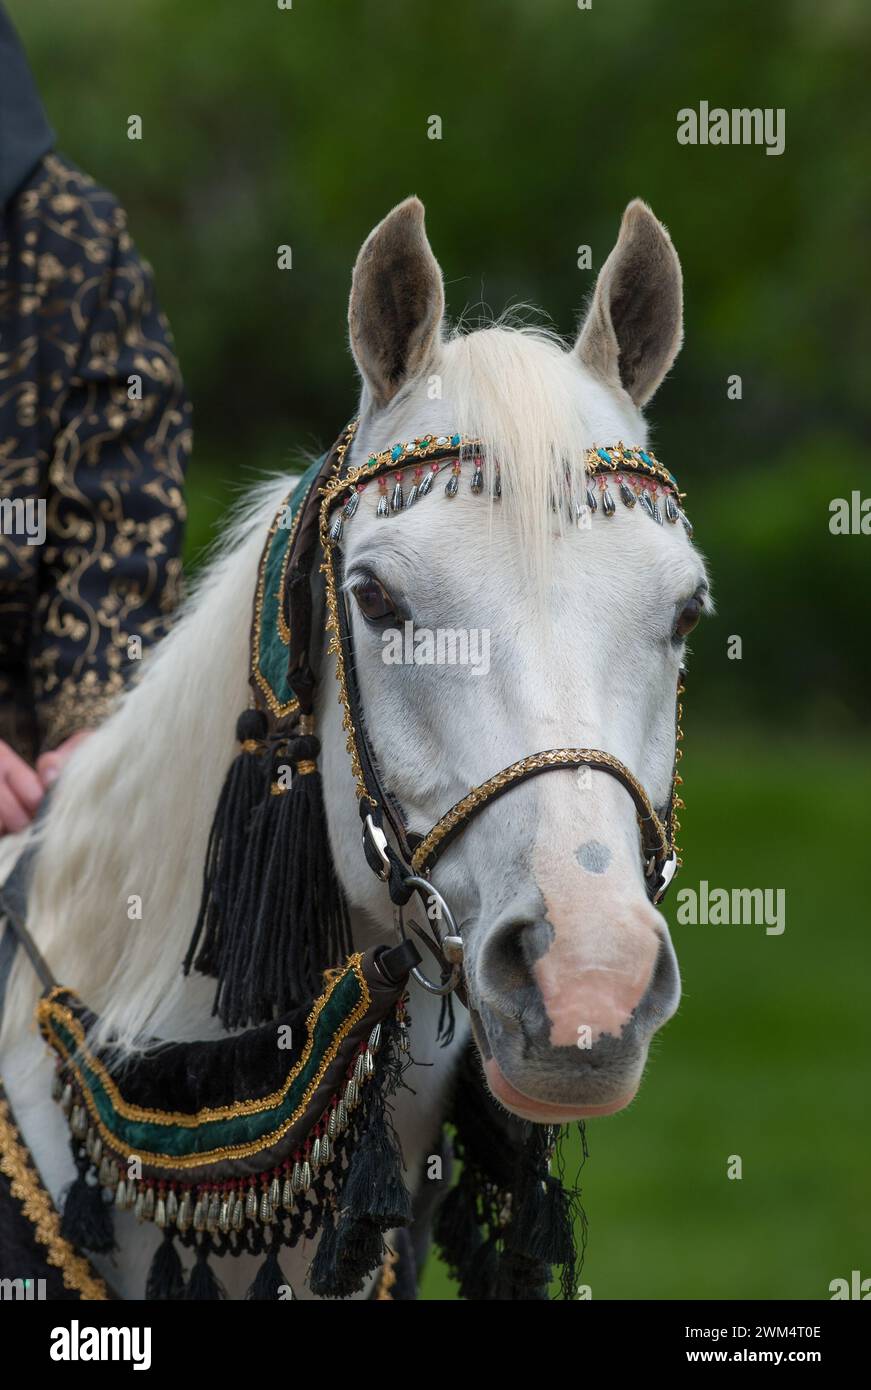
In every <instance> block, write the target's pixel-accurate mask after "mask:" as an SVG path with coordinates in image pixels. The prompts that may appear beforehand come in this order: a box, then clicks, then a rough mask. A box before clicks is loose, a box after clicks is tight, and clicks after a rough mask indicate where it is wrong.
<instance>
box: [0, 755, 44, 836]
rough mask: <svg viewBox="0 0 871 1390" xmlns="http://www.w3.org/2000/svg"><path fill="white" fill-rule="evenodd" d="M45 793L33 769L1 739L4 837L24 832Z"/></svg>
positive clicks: (0, 820) (0, 791) (0, 807)
mask: <svg viewBox="0 0 871 1390" xmlns="http://www.w3.org/2000/svg"><path fill="white" fill-rule="evenodd" d="M44 794H45V785H44V784H43V782H42V781H41V780H40V778H39V777H37V775H36V773H35V772H34V770H33V768H32V767H30V766H29V764H28V763H26V762H25V761H24V759H23V758H21V757H19V756H18V754H17V753H16V752H15V750H14V749H13V748H10V747H9V744H8V743H4V742H3V741H2V739H0V835H8V834H10V833H12V832H14V831H16V830H24V828H25V827H26V826H28V825H29V824H30V822H31V821H32V820H33V817H34V815H35V814H36V810H37V807H38V806H39V803H40V801H41V800H42V798H43V795H44Z"/></svg>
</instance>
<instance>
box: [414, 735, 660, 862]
mask: <svg viewBox="0 0 871 1390" xmlns="http://www.w3.org/2000/svg"><path fill="white" fill-rule="evenodd" d="M585 764H587V765H592V766H593V767H594V769H595V766H596V764H599V765H600V766H605V767H609V768H611V769H612V771H614V772H616V773H617V774H618V776H619V777H621V778H622V779H624V780H625V781H626V782H628V783H629V784H630V786H631V787H632V788H633V790H634V792H635V794H636V796H637V797H638V799H639V800H640V802H641V804H642V805H643V806H644V807H645V808H646V810H647V815H648V817H649V819H650V822H651V824H652V826H653V829H654V831H655V832H656V835H657V837H658V839H659V841H660V850H661V852H662V855H663V857H665V856H666V855H667V854H668V832H667V830H666V827H665V826H664V825H663V823H662V821H661V820H660V819H659V816H658V815H657V814H656V811H655V810H654V809H653V806H652V805H651V804H650V800H649V798H648V796H647V793H646V791H645V790H644V788H643V787H642V786H641V783H640V782H638V781H637V779H636V778H635V777H633V775H632V773H631V772H630V771H629V769H628V768H627V767H625V766H624V765H623V763H621V762H620V760H619V758H615V757H614V756H613V755H612V754H611V753H603V752H599V751H598V750H597V749H594V748H556V749H553V750H552V751H550V752H547V753H532V754H530V755H529V757H527V758H521V759H520V761H519V762H516V763H512V764H511V766H510V767H504V768H503V769H502V771H501V772H497V773H496V774H495V775H494V776H493V777H491V778H489V780H488V781H486V782H482V783H481V785H480V786H478V787H473V788H472V790H471V791H470V792H469V794H468V796H464V797H463V799H462V800H461V801H458V802H457V803H456V805H455V806H452V807H451V809H450V811H447V812H446V813H445V815H443V816H442V818H441V820H440V821H438V822H437V823H436V824H435V825H434V826H433V828H432V830H431V831H430V832H429V834H428V835H427V836H426V838H425V839H423V840H421V842H420V844H419V845H418V847H417V849H416V850H415V851H414V854H413V855H412V859H411V867H412V868H413V870H414V872H415V873H416V874H419V873H420V872H421V870H422V868H423V866H424V864H425V863H426V861H427V859H429V857H430V855H432V854H433V853H434V851H435V850H436V849H437V848H438V846H439V845H440V844H441V842H442V840H443V839H444V838H445V836H446V835H447V834H448V833H449V831H451V830H453V829H455V828H456V826H458V825H460V824H462V822H463V821H464V820H466V819H468V817H469V816H470V815H471V814H472V812H473V811H475V810H476V809H477V807H479V806H482V805H484V804H485V803H486V802H488V801H490V800H491V799H492V797H493V796H494V794H495V793H497V792H499V791H502V790H503V789H504V788H505V787H510V786H511V785H512V784H513V783H514V782H517V781H520V780H521V779H522V778H523V777H524V776H526V775H527V773H530V772H535V771H538V770H539V769H540V768H546V767H577V766H584V765H585ZM640 819H641V818H640V817H639V821H640Z"/></svg>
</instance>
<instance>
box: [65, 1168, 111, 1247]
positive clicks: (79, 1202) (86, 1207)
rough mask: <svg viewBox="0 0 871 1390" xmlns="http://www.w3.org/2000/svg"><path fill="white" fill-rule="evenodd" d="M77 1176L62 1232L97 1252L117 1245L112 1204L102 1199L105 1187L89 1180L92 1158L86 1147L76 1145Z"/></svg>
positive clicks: (68, 1194)
mask: <svg viewBox="0 0 871 1390" xmlns="http://www.w3.org/2000/svg"><path fill="white" fill-rule="evenodd" d="M73 1152H74V1155H75V1161H76V1167H77V1168H78V1170H79V1171H78V1177H77V1178H76V1180H75V1182H73V1183H71V1184H70V1186H69V1188H68V1189H67V1192H66V1197H65V1199H64V1204H63V1215H62V1216H61V1223H60V1229H61V1235H62V1236H63V1237H64V1239H65V1240H68V1241H69V1242H70V1244H71V1245H74V1246H77V1247H78V1248H79V1249H84V1250H92V1251H93V1252H94V1253H95V1254H97V1255H105V1254H108V1252H109V1251H110V1250H114V1249H115V1232H114V1228H113V1223H112V1206H111V1204H110V1203H108V1202H105V1201H104V1200H103V1192H102V1189H101V1188H100V1187H99V1186H98V1185H97V1184H96V1183H89V1182H88V1180H87V1173H88V1170H89V1168H90V1160H89V1158H88V1156H87V1154H86V1153H85V1152H84V1150H83V1149H79V1148H78V1146H75V1147H74V1150H73Z"/></svg>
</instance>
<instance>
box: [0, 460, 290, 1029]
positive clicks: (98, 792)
mask: <svg viewBox="0 0 871 1390" xmlns="http://www.w3.org/2000/svg"><path fill="white" fill-rule="evenodd" d="M288 487H289V481H288V479H286V478H285V479H282V480H280V481H279V480H273V481H271V482H269V483H268V484H264V485H262V486H261V487H259V488H258V489H257V491H256V492H255V494H254V496H253V497H252V498H251V499H250V500H249V502H248V503H247V504H246V506H245V508H244V511H243V512H242V513H241V514H240V515H239V516H238V517H237V518H236V519H235V520H234V521H233V523H232V524H231V525H230V527H229V528H228V535H227V538H226V542H225V543H224V544H222V547H221V553H220V555H219V556H218V558H217V559H216V560H215V561H214V562H213V563H212V564H211V565H210V566H209V567H208V569H207V570H206V572H205V574H204V575H203V577H202V578H201V580H200V581H199V583H198V584H197V586H196V591H195V593H194V594H193V596H192V597H191V598H190V599H189V600H188V602H187V604H186V606H185V608H184V611H183V613H182V615H181V616H180V618H179V620H178V622H177V623H176V625H175V626H174V628H173V629H172V631H171V633H170V634H169V635H168V636H167V638H166V639H165V640H164V641H163V642H162V643H161V645H160V647H159V648H158V649H157V650H156V651H155V652H154V654H153V655H152V656H151V657H150V658H149V659H148V665H147V667H146V669H145V670H144V671H143V675H142V679H141V680H140V681H139V682H138V683H137V685H136V686H135V687H134V688H132V689H131V690H130V691H129V692H128V694H127V695H126V696H125V697H124V698H123V700H122V701H121V703H120V704H119V706H118V708H117V710H116V711H115V712H114V713H113V714H112V715H111V717H110V718H109V719H108V720H107V721H106V723H105V724H104V725H103V726H102V727H101V728H100V729H99V730H98V731H97V733H96V734H95V735H94V736H93V738H91V739H89V740H88V741H87V743H86V744H85V745H84V746H83V748H82V749H81V751H80V753H79V754H78V755H76V756H75V757H74V758H73V759H72V760H71V761H70V763H69V764H68V767H67V769H66V771H65V773H64V776H63V778H62V779H61V781H60V782H59V784H58V786H57V788H56V789H55V792H54V798H53V801H54V804H53V805H52V807H51V814H50V815H49V816H48V818H47V821H46V823H45V826H44V829H43V830H42V833H41V837H40V839H41V847H40V853H39V856H38V859H37V864H36V869H35V873H34V878H33V883H32V886H31V891H30V901H29V914H28V920H29V924H30V927H31V930H32V931H33V933H34V935H35V937H36V939H37V941H38V943H39V946H40V949H41V951H42V953H43V955H44V956H45V958H46V960H47V961H48V962H49V963H50V967H51V970H52V973H53V974H54V975H55V978H56V979H58V980H60V981H61V982H62V983H63V984H65V985H68V986H70V987H71V988H73V989H75V990H76V991H77V992H78V993H79V994H81V996H82V997H83V998H84V999H85V1000H86V1002H87V1003H88V1005H89V1006H90V1007H91V1008H94V1009H96V1010H98V1011H100V1013H101V1014H102V1017H103V1020H104V1024H105V1028H106V1030H107V1031H109V1030H114V1031H117V1033H118V1035H119V1038H120V1040H122V1041H130V1040H133V1039H135V1038H136V1037H137V1036H141V1035H142V1034H143V1033H144V1032H160V1029H161V1027H162V1026H163V1024H164V1023H165V1022H166V1020H168V1019H169V1018H172V1019H173V1032H174V1033H175V1034H177V1035H179V1036H182V1035H183V1034H184V1032H185V1026H184V1019H183V1018H181V1019H180V1018H179V1017H178V1013H179V998H180V995H181V991H182V989H185V990H186V991H187V990H189V989H191V988H192V987H193V988H194V989H196V988H201V989H202V991H203V1003H204V1007H203V1008H202V1009H200V1008H197V1009H196V1010H195V1011H194V1012H195V1013H196V1014H198V1015H199V1017H197V1018H196V1020H195V1021H194V1020H193V1019H192V1021H191V1027H192V1031H193V1033H195V1034H199V1035H202V1032H203V1028H202V1016H205V1015H207V1014H208V1011H209V1007H210V1003H209V1002H208V1001H210V999H211V995H212V993H213V991H214V982H213V981H210V980H200V978H199V977H194V980H193V981H184V979H183V977H182V975H181V971H180V964H181V961H182V959H183V957H184V953H185V950H186V948H187V943H188V940H189V937H190V933H191V930H192V928H193V924H194V922H195V920H196V915H197V909H198V905H199V895H200V888H201V873H202V865H203V862H204V857H205V851H206V843H207V840H208V835H209V828H210V825H211V820H212V815H213V812H214V808H215V804H216V801H217V798H218V795H219V793H220V789H221V785H222V783H223V780H224V776H225V774H226V771H227V767H228V765H229V763H230V761H231V759H232V757H233V754H234V728H235V722H236V718H237V717H238V714H239V712H240V711H241V710H242V709H244V708H245V705H246V702H247V694H248V686H247V667H248V641H249V628H250V623H251V604H252V597H253V591H254V578H255V574H256V567H257V560H258V557H259V555H260V551H261V549H262V546H263V540H264V536H265V533H266V530H267V528H268V526H269V522H270V521H271V519H272V517H273V516H274V515H275V512H276V511H277V509H278V506H279V504H280V501H281V498H282V496H284V495H285V494H286V492H287V490H288ZM134 895H136V896H138V897H139V898H140V899H141V901H142V920H141V921H138V920H131V919H130V918H129V917H128V900H129V899H131V898H132V897H133V896H134ZM187 997H188V998H190V997H191V996H189V995H188V996H187ZM34 998H35V992H34V982H33V971H32V968H31V967H30V965H29V963H28V962H26V961H21V960H19V961H18V963H17V964H16V967H15V974H14V976H13V980H12V982H11V998H10V1005H9V1008H8V1010H7V1016H6V1019H5V1021H4V1032H5V1033H6V1034H7V1035H8V1036H9V1038H10V1039H12V1038H14V1037H15V1034H16V1031H17V1030H19V1029H20V1028H21V1027H26V1024H27V1020H28V1018H29V1015H30V1011H31V1008H32V1005H33V1001H34Z"/></svg>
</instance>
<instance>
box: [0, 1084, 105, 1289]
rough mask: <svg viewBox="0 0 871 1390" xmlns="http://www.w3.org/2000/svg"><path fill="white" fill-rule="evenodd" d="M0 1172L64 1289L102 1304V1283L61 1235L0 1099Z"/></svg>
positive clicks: (48, 1203)
mask: <svg viewBox="0 0 871 1390" xmlns="http://www.w3.org/2000/svg"><path fill="white" fill-rule="evenodd" d="M0 1172H2V1173H4V1174H5V1176H6V1177H7V1178H8V1179H9V1182H10V1187H11V1191H12V1195H13V1197H14V1198H15V1200H16V1201H17V1202H20V1203H21V1209H22V1211H23V1212H24V1215H25V1217H26V1218H27V1220H28V1221H29V1222H30V1224H31V1226H32V1227H33V1232H34V1236H35V1238H36V1240H37V1241H38V1242H39V1244H40V1245H42V1246H44V1247H45V1250H46V1251H47V1255H46V1259H47V1261H48V1263H49V1264H50V1265H53V1266H54V1267H55V1269H59V1270H60V1272H61V1275H62V1276H63V1281H64V1286H65V1287H66V1288H68V1289H74V1290H75V1291H76V1293H79V1294H81V1296H82V1298H84V1299H88V1300H89V1301H91V1302H101V1303H105V1302H107V1301H108V1298H109V1293H108V1290H107V1288H106V1285H105V1284H104V1283H103V1280H102V1279H101V1278H100V1277H99V1275H96V1274H95V1273H94V1271H93V1270H92V1269H91V1266H90V1264H89V1263H88V1261H87V1260H86V1259H84V1258H83V1257H82V1256H81V1255H77V1254H76V1252H75V1250H74V1249H73V1247H72V1246H71V1245H70V1243H69V1241H68V1240H66V1239H65V1238H64V1237H63V1236H62V1235H61V1230H60V1217H59V1216H58V1214H57V1211H56V1210H55V1206H54V1203H53V1202H52V1200H51V1198H50V1197H49V1195H48V1193H47V1192H46V1190H45V1188H44V1187H43V1185H42V1183H41V1181H40V1179H39V1175H38V1174H37V1171H36V1169H35V1167H34V1165H33V1162H32V1160H31V1158H30V1155H29V1153H28V1151H27V1149H26V1148H25V1145H24V1142H23V1140H22V1138H21V1135H20V1134H19V1132H18V1129H17V1128H16V1126H15V1124H14V1122H13V1119H12V1114H11V1112H10V1109H9V1106H8V1105H7V1103H6V1101H5V1100H3V1099H2V1098H0Z"/></svg>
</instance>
